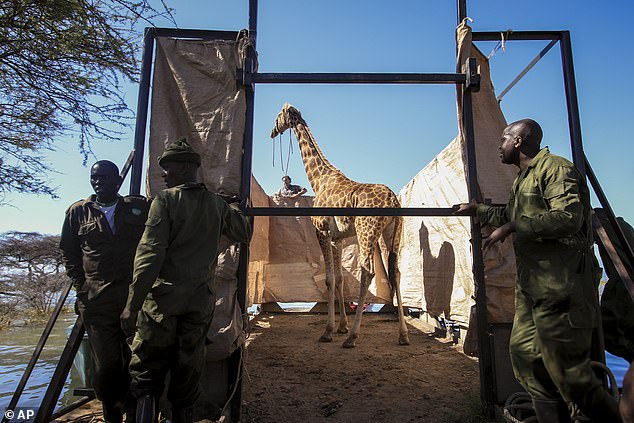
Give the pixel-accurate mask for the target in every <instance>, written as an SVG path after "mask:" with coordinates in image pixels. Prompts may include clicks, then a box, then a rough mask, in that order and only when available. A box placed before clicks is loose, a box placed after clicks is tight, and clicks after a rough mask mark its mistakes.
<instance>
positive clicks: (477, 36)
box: [471, 29, 562, 41]
mask: <svg viewBox="0 0 634 423" xmlns="http://www.w3.org/2000/svg"><path fill="white" fill-rule="evenodd" d="M561 33H562V31H513V30H510V29H509V30H507V31H481V32H479V31H475V32H472V33H471V37H472V40H473V41H500V39H501V37H502V36H501V34H504V38H505V40H506V41H520V40H521V41H538V40H559V39H560V37H561Z"/></svg>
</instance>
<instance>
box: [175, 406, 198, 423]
mask: <svg viewBox="0 0 634 423" xmlns="http://www.w3.org/2000/svg"><path fill="white" fill-rule="evenodd" d="M172 423H194V407H185V408H179V407H173V408H172Z"/></svg>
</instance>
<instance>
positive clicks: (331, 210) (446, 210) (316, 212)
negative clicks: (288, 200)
mask: <svg viewBox="0 0 634 423" xmlns="http://www.w3.org/2000/svg"><path fill="white" fill-rule="evenodd" d="M454 211H455V209H453V208H451V207H427V208H417V207H393V208H392V207H376V208H358V207H351V208H340V207H249V208H247V215H249V216H454V215H453V212H454Z"/></svg>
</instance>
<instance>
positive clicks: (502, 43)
mask: <svg viewBox="0 0 634 423" xmlns="http://www.w3.org/2000/svg"><path fill="white" fill-rule="evenodd" d="M511 32H513V30H512V29H507V30H506V34H505V33H504V32H500V41H498V43H497V44H496V45H495V47H493V50H491V53H489V55H488V56H487V60H489V59H490V58H491V57H493V56H495V53H497V52H498V50H500V49H502V52H503V53H506V39H507V38H508V36H509V34H510V33H511Z"/></svg>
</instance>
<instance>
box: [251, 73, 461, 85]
mask: <svg viewBox="0 0 634 423" xmlns="http://www.w3.org/2000/svg"><path fill="white" fill-rule="evenodd" d="M251 78H252V81H251V82H254V83H258V84H464V82H465V79H466V78H465V75H464V74H462V73H256V74H253V75H251Z"/></svg>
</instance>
